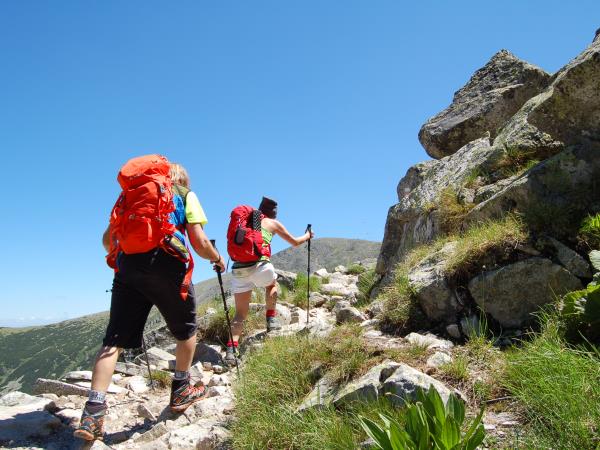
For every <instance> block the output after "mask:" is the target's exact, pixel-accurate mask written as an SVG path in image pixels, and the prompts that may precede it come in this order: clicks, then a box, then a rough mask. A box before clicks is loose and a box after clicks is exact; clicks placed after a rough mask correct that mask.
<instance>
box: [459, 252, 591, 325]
mask: <svg viewBox="0 0 600 450" xmlns="http://www.w3.org/2000/svg"><path fill="white" fill-rule="evenodd" d="M580 288H581V282H580V281H579V279H578V278H576V277H575V276H573V275H572V274H571V273H569V272H568V271H567V270H566V269H564V268H563V267H561V266H559V265H557V264H554V263H552V261H550V260H549V259H546V258H530V259H527V260H524V261H519V262H516V263H514V264H510V265H508V266H504V267H501V268H500V269H497V270H493V271H489V272H484V273H482V274H480V275H478V276H477V277H475V278H473V279H472V280H471V281H470V282H469V291H470V292H471V295H472V296H473V298H474V299H475V302H476V303H477V304H478V305H479V307H480V308H481V309H482V310H483V311H485V312H486V313H488V314H490V315H491V316H492V317H493V318H494V319H496V320H497V321H498V322H499V323H500V325H502V326H503V327H509V328H510V327H515V328H516V327H521V326H523V325H525V324H527V323H530V322H532V320H533V317H532V315H531V314H532V313H534V312H536V311H538V310H539V309H540V307H542V306H544V305H545V304H547V303H549V302H551V301H552V300H553V299H554V298H556V296H559V295H562V294H564V293H566V292H569V291H573V290H576V289H580Z"/></svg>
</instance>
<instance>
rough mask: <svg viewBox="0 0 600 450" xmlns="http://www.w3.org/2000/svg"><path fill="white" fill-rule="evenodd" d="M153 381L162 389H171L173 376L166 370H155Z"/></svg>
mask: <svg viewBox="0 0 600 450" xmlns="http://www.w3.org/2000/svg"><path fill="white" fill-rule="evenodd" d="M152 381H153V382H154V383H156V384H155V385H156V386H158V387H160V388H163V389H165V388H170V387H171V383H172V382H173V376H172V375H171V374H170V373H169V372H166V371H164V370H153V371H152Z"/></svg>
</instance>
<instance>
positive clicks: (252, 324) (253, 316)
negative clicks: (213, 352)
mask: <svg viewBox="0 0 600 450" xmlns="http://www.w3.org/2000/svg"><path fill="white" fill-rule="evenodd" d="M234 316H235V307H233V306H231V307H229V320H233V318H234ZM264 327H265V318H264V315H263V314H262V313H259V312H255V311H252V310H251V311H250V312H249V313H248V317H247V318H246V321H245V322H244V334H248V333H251V332H252V331H255V330H259V329H261V328H264ZM201 334H202V335H201V336H200V337H201V339H204V340H208V341H212V342H218V343H220V344H222V345H225V344H226V343H227V341H228V340H229V329H228V328H227V319H226V317H225V310H224V309H223V306H221V307H220V308H218V309H217V313H216V314H214V315H213V316H211V317H210V319H209V322H208V325H207V326H206V327H205V328H204V329H203V330H202V331H201Z"/></svg>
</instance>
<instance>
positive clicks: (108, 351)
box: [91, 347, 123, 392]
mask: <svg viewBox="0 0 600 450" xmlns="http://www.w3.org/2000/svg"><path fill="white" fill-rule="evenodd" d="M122 351H123V349H122V348H117V347H102V348H100V350H99V351H98V354H97V355H96V362H95V363H94V369H93V372H92V386H91V389H92V390H94V391H100V392H106V391H107V390H108V386H109V385H110V382H111V380H112V376H113V373H114V372H115V366H116V365H117V359H119V355H120V354H121V352H122Z"/></svg>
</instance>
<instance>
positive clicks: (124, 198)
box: [106, 155, 193, 300]
mask: <svg viewBox="0 0 600 450" xmlns="http://www.w3.org/2000/svg"><path fill="white" fill-rule="evenodd" d="M117 180H118V181H119V184H120V185H121V188H122V189H123V191H122V192H121V195H119V198H118V199H117V202H116V203H115V206H114V207H113V209H112V212H111V214H110V243H111V244H110V251H109V253H108V255H107V256H106V262H107V264H108V265H109V266H110V267H112V268H113V269H115V270H117V267H116V259H117V256H118V254H119V252H121V251H122V252H123V253H126V254H132V253H145V252H148V251H150V250H152V249H153V248H157V247H159V248H162V249H164V250H165V251H167V252H168V253H170V254H172V255H173V256H176V257H178V258H179V259H181V260H183V259H182V256H181V255H179V254H177V253H176V252H174V251H173V250H171V246H169V245H168V242H170V240H171V239H172V236H173V234H174V233H175V231H176V228H175V225H173V224H172V223H171V222H170V221H169V216H170V214H171V213H172V212H173V211H175V204H174V203H173V185H172V182H171V176H170V164H169V161H167V159H166V158H165V157H164V156H160V155H145V156H139V157H137V158H133V159H130V160H129V161H127V163H125V165H124V166H123V167H121V170H120V171H119V175H118V176H117ZM188 253H189V252H188ZM183 262H186V263H187V262H189V263H190V264H189V266H188V270H187V273H186V275H185V278H184V281H183V284H182V286H181V296H182V297H183V299H184V300H185V299H186V298H187V292H188V287H189V284H190V282H191V278H192V269H193V260H192V258H191V253H189V257H188V258H185V260H184V261H183Z"/></svg>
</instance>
